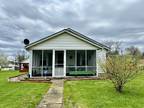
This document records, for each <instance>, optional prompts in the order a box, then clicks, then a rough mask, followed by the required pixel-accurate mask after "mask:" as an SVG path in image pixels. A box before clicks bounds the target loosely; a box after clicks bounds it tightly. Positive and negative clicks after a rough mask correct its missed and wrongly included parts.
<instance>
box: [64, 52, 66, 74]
mask: <svg viewBox="0 0 144 108" xmlns="http://www.w3.org/2000/svg"><path fill="white" fill-rule="evenodd" d="M65 76H66V50H64V77H65Z"/></svg>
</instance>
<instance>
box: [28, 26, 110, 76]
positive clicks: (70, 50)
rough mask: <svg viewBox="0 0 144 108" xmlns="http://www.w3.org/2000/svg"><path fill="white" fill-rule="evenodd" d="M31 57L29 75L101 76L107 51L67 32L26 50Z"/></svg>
mask: <svg viewBox="0 0 144 108" xmlns="http://www.w3.org/2000/svg"><path fill="white" fill-rule="evenodd" d="M25 48H26V50H27V51H28V52H29V54H30V58H29V75H30V77H34V76H42V77H43V76H52V77H66V76H73V75H95V76H97V77H98V76H99V74H101V73H103V71H102V69H101V67H100V65H99V63H100V62H105V61H106V52H107V51H109V47H107V46H106V45H103V44H101V43H99V42H97V41H95V40H93V39H91V38H89V37H86V36H85V35H83V34H81V33H79V32H77V31H74V30H72V29H70V28H67V29H63V30H61V31H59V32H56V33H54V34H52V35H50V36H47V37H45V38H42V39H40V40H38V41H35V42H32V43H30V44H28V45H26V46H25Z"/></svg>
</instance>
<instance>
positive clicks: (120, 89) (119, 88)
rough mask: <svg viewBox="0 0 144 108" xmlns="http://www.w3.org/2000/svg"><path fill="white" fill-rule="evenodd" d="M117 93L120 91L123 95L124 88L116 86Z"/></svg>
mask: <svg viewBox="0 0 144 108" xmlns="http://www.w3.org/2000/svg"><path fill="white" fill-rule="evenodd" d="M116 91H118V92H119V93H121V92H122V91H123V86H122V85H118V86H116Z"/></svg>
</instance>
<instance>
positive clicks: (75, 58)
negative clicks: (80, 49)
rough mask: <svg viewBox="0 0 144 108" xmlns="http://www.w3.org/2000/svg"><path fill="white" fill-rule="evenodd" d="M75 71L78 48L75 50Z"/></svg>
mask: <svg viewBox="0 0 144 108" xmlns="http://www.w3.org/2000/svg"><path fill="white" fill-rule="evenodd" d="M75 71H77V50H75Z"/></svg>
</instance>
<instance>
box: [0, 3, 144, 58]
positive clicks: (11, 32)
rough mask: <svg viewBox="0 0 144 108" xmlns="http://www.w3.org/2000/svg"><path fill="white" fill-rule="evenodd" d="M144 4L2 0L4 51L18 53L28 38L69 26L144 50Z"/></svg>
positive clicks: (0, 39)
mask: <svg viewBox="0 0 144 108" xmlns="http://www.w3.org/2000/svg"><path fill="white" fill-rule="evenodd" d="M143 5H144V1H143V0H108V1H106V0H93V1H89V0H62V1H61V0H12V1H7V0H1V1H0V51H3V52H5V53H7V54H8V55H14V54H16V52H17V51H19V50H21V49H23V46H24V45H23V43H22V41H23V39H24V38H28V39H30V41H35V40H37V39H40V38H42V37H45V36H47V35H50V34H51V33H54V32H56V31H58V30H61V29H63V28H67V27H70V28H73V29H74V30H77V31H79V32H81V33H83V34H85V35H87V36H89V37H91V38H93V39H95V40H98V41H101V42H102V41H104V40H115V41H119V40H121V41H123V42H124V47H125V46H130V45H135V46H137V47H139V48H140V49H141V50H142V51H144V48H143V45H144V43H143V40H144V14H143V13H142V10H144V7H143ZM12 49H13V50H12Z"/></svg>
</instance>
